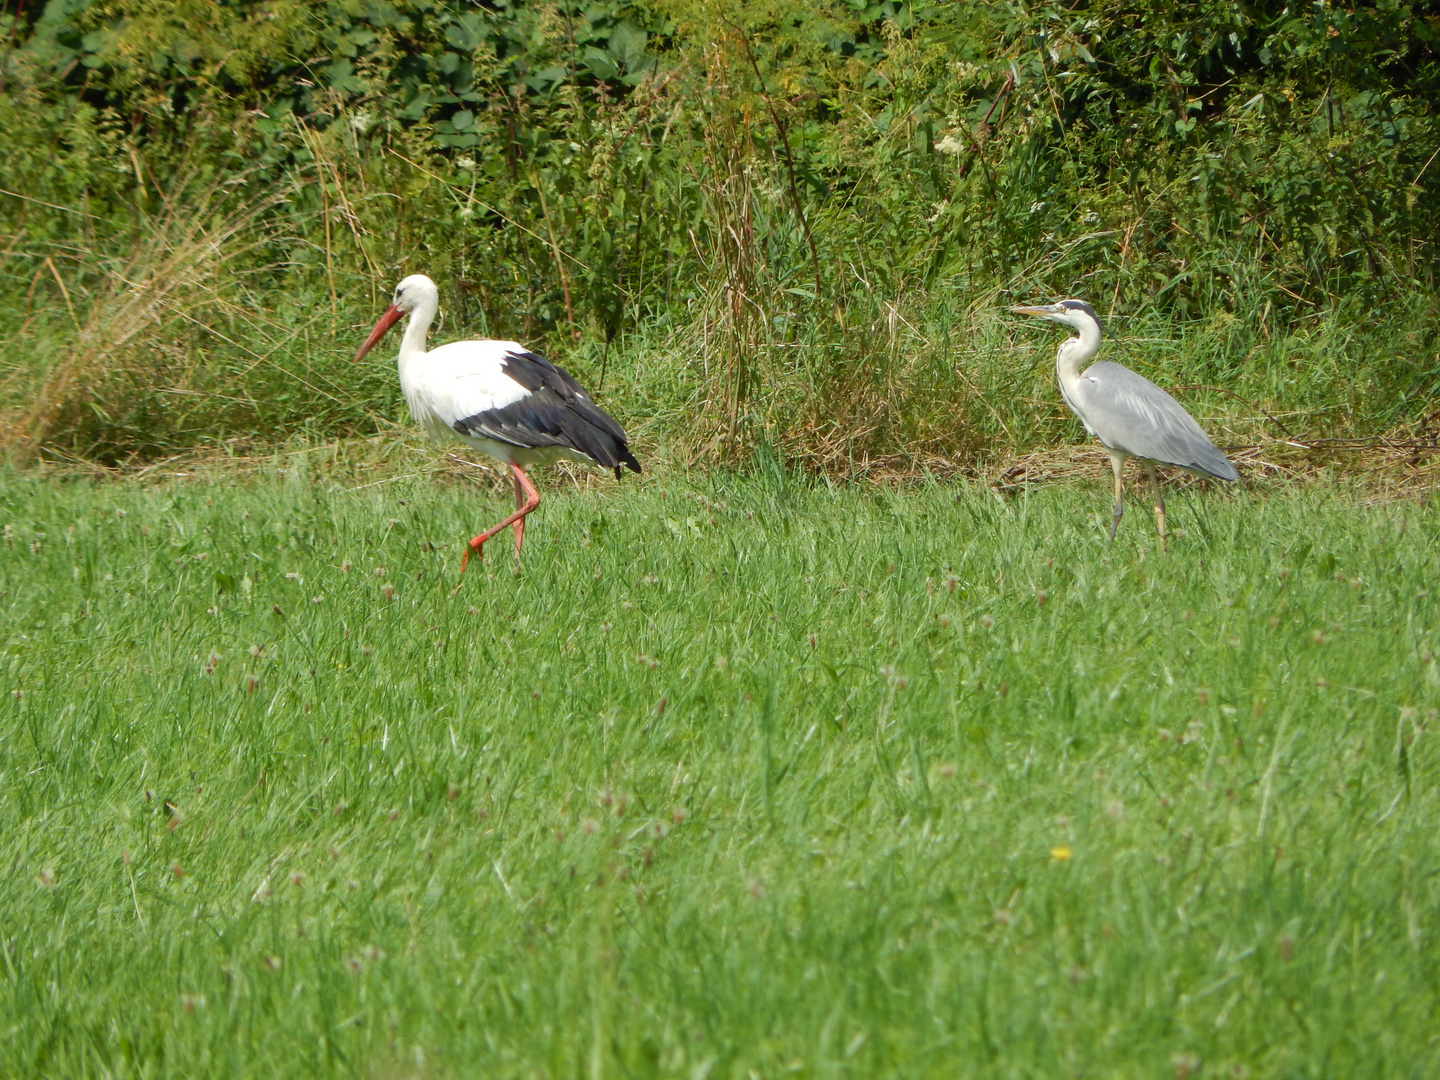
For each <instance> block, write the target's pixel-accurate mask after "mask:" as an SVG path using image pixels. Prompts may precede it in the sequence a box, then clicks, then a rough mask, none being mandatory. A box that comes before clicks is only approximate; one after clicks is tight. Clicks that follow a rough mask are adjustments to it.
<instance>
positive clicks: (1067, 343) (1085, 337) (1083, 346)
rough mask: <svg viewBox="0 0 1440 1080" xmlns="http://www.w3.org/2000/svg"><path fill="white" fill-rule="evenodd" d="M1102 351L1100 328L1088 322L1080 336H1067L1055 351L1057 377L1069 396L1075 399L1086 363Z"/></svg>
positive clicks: (1081, 330)
mask: <svg viewBox="0 0 1440 1080" xmlns="http://www.w3.org/2000/svg"><path fill="white" fill-rule="evenodd" d="M1099 351H1100V328H1099V327H1098V326H1096V325H1094V323H1088V322H1087V325H1085V326H1084V327H1082V328H1081V329H1080V332H1079V334H1078V336H1076V337H1072V338H1066V339H1065V340H1064V341H1062V342H1061V343H1060V348H1059V350H1058V351H1057V352H1056V353H1055V377H1056V378H1058V379H1059V380H1060V388H1061V389H1062V390H1064V391H1065V393H1066V395H1067V397H1068V398H1069V399H1070V400H1071V401H1073V400H1075V385H1076V384H1077V383H1078V382H1079V381H1080V373H1081V368H1082V365H1084V363H1085V362H1086V361H1087V360H1089V359H1090V358H1091V357H1092V356H1094V355H1095V354H1096V353H1097V352H1099Z"/></svg>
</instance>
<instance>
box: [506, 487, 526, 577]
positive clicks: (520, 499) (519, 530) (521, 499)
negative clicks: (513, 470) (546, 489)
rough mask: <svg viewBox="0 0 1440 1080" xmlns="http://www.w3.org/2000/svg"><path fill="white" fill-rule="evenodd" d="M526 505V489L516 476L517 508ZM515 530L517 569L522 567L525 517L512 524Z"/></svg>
mask: <svg viewBox="0 0 1440 1080" xmlns="http://www.w3.org/2000/svg"><path fill="white" fill-rule="evenodd" d="M524 505H525V491H524V489H523V488H521V486H520V478H519V477H518V476H517V477H515V509H516V510H519V509H520V508H521V507H522V506H524ZM510 528H511V529H513V530H514V532H515V569H516V570H519V569H520V545H521V544H522V543H524V541H525V518H524V517H518V518H516V519H515V524H514V525H511V526H510Z"/></svg>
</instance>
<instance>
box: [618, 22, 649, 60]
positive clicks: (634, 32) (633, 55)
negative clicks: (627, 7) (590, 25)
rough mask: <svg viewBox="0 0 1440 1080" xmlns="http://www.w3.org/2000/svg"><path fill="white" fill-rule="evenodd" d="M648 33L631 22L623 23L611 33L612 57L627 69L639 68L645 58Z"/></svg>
mask: <svg viewBox="0 0 1440 1080" xmlns="http://www.w3.org/2000/svg"><path fill="white" fill-rule="evenodd" d="M646 37H647V35H646V33H645V31H644V30H641V29H640V28H639V27H638V26H636V25H635V24H634V23H631V22H628V21H627V22H622V23H621V24H620V25H618V26H617V27H615V29H613V30H611V31H610V50H609V51H610V55H611V56H612V57H614V58H615V60H616V61H618V62H619V63H621V64H624V65H625V66H626V67H627V68H632V67H636V66H638V65H639V64H640V63H641V61H643V60H644V58H645V41H646Z"/></svg>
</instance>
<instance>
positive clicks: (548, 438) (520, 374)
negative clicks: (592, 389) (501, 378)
mask: <svg viewBox="0 0 1440 1080" xmlns="http://www.w3.org/2000/svg"><path fill="white" fill-rule="evenodd" d="M500 370H501V371H503V372H504V373H505V374H506V375H508V376H509V377H510V378H511V379H513V380H515V382H517V383H519V384H520V385H521V386H523V387H524V388H525V389H526V390H528V391H529V393H528V394H526V395H525V396H524V397H523V398H521V399H520V400H519V401H515V402H512V403H511V404H509V405H506V406H505V407H504V408H501V409H487V410H486V411H485V412H481V413H476V414H475V415H474V416H467V417H465V418H464V419H463V420H457V421H455V430H456V431H458V432H459V433H460V434H461V435H472V436H477V437H479V438H484V439H493V440H495V441H496V442H503V443H508V444H509V445H511V446H524V447H529V448H531V449H538V448H540V447H545V446H564V447H568V448H569V449H571V450H578V451H580V452H581V453H582V454H585V455H586V456H587V457H589V458H591V459H592V460H593V461H594V462H595V463H596V464H597V465H603V466H605V467H606V468H609V469H614V470H615V475H616V476H617V477H618V476H619V475H620V467H621V466H622V465H623V466H625V467H626V468H628V469H630V470H632V471H634V472H637V473H638V472H639V471H640V462H639V461H637V460H636V459H635V455H634V454H632V453H631V452H630V448H629V446H627V445H626V439H625V431H624V429H623V428H621V427H620V425H619V424H617V423H616V422H615V420H614V418H613V417H611V416H610V414H609V413H607V412H606V411H605V410H604V409H602V408H600V407H599V406H598V405H596V404H595V403H594V402H593V401H591V400H590V395H589V394H587V393H585V391H584V390H583V389H582V388H581V386H580V384H579V383H577V382H576V381H575V380H574V379H573V378H571V376H570V373H569V372H568V371H566V370H565V369H564V368H562V367H557V366H556V365H554V364H552V363H551V362H550V361H549V360H547V359H545V357H543V356H541V355H540V354H539V353H533V352H523V353H511V354H510V355H509V356H507V357H506V358H505V359H504V361H503V362H502V363H501V365H500Z"/></svg>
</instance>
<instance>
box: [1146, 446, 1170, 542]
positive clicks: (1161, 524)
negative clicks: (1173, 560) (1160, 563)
mask: <svg viewBox="0 0 1440 1080" xmlns="http://www.w3.org/2000/svg"><path fill="white" fill-rule="evenodd" d="M1145 471H1146V472H1148V473H1149V474H1150V490H1151V491H1153V492H1154V493H1155V531H1156V532H1158V533H1159V534H1160V550H1161V551H1164V550H1165V496H1164V495H1161V494H1160V474H1159V473H1158V472H1156V471H1155V466H1154V465H1152V464H1151V463H1150V462H1148V461H1147V462H1146V463H1145Z"/></svg>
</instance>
